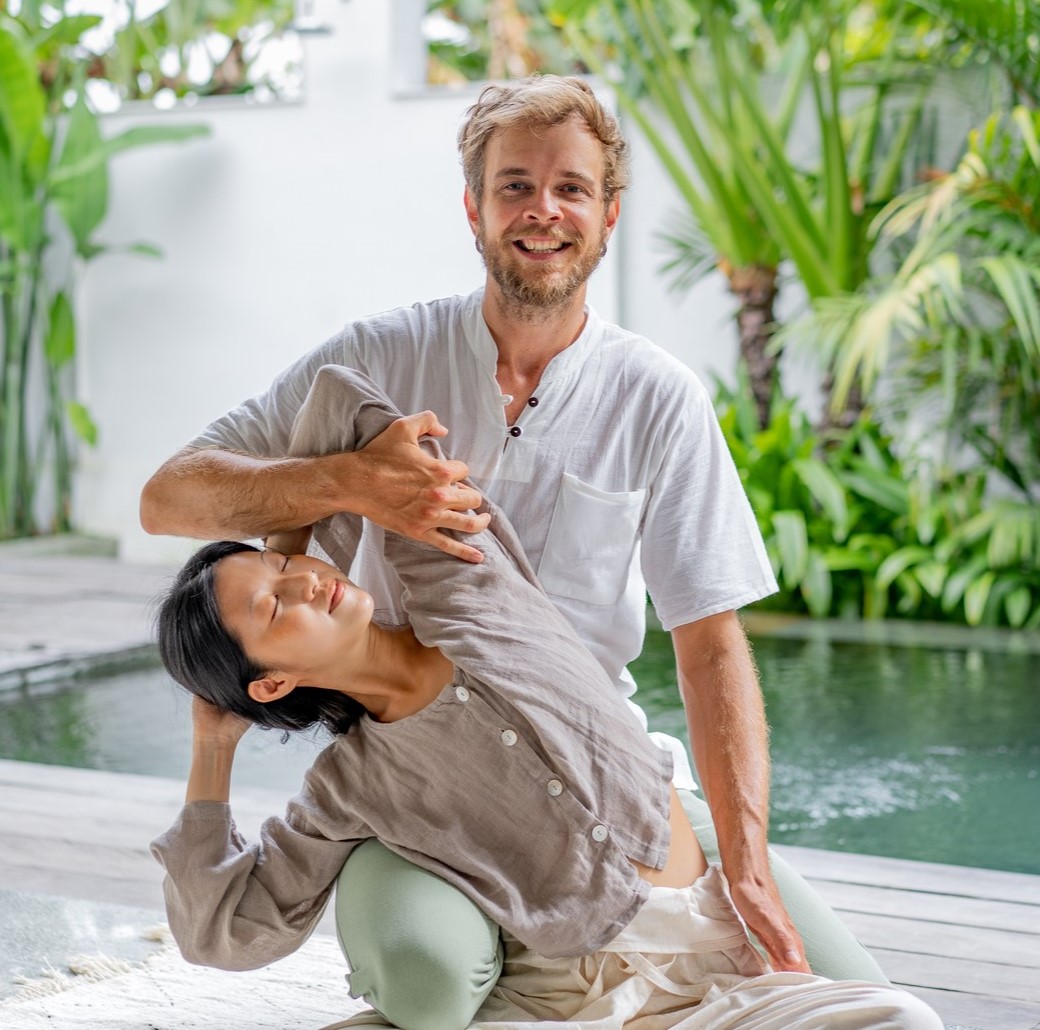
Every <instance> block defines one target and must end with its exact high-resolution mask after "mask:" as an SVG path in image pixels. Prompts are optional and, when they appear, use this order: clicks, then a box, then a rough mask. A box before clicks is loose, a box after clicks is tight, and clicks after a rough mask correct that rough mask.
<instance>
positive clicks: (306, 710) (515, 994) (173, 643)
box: [154, 370, 940, 1030]
mask: <svg viewBox="0 0 1040 1030" xmlns="http://www.w3.org/2000/svg"><path fill="white" fill-rule="evenodd" d="M334 372H335V374H334V375H333V376H332V377H324V378H322V377H319V383H318V384H316V387H315V389H316V390H318V391H322V393H321V395H320V397H321V398H323V399H322V402H321V403H320V404H316V405H314V406H313V407H312V408H311V411H312V412H313V413H314V415H315V418H314V420H313V421H314V422H315V423H317V424H321V425H326V426H327V425H328V424H329V418H328V416H329V415H330V414H331V413H332V409H333V408H335V407H336V406H337V405H338V409H337V410H336V414H337V415H338V417H340V418H342V419H343V421H344V422H345V423H347V424H349V425H351V426H357V425H358V424H359V421H364V419H365V418H366V417H367V416H366V415H365V414H364V412H365V411H368V412H369V413H370V414H371V413H372V412H379V413H380V417H382V416H383V415H387V414H389V416H390V417H393V416H394V413H392V412H391V411H389V409H388V407H387V406H386V405H385V403H384V401H383V400H381V399H379V398H375V400H373V394H372V392H371V390H370V386H369V384H367V382H365V381H363V379H361V378H357V377H351V376H350V375H347V376H346V377H345V378H344V370H334ZM344 403H345V404H346V408H347V410H346V411H344V410H342V409H343V406H344ZM330 405H332V407H331V408H330ZM366 405H367V407H366ZM376 421H377V422H378V421H379V419H376ZM369 428H370V429H377V428H378V427H377V426H371V427H369ZM306 432H307V429H306V426H303V427H301V433H302V435H304V436H305V435H306ZM350 442H351V441H347V443H350ZM353 442H354V443H355V444H356V440H355V441H353ZM340 522H341V518H340V517H337V518H336V519H334V520H331V522H330V524H329V525H326V526H324V527H321V528H320V532H319V540H320V541H321V542H322V544H323V546H324V547H325V548H326V550H328V551H330V553H332V552H334V551H335V550H336V549H337V548H346V550H347V551H349V550H350V547H351V546H352V544H351V541H353V543H355V544H356V536H357V533H358V531H359V528H358V527H357V526H356V525H349V524H348V525H346V526H343V525H340V524H339V523H340ZM348 522H349V520H348ZM344 540H346V541H347V542H346V543H344ZM476 543H477V545H478V546H480V547H481V548H482V550H483V551H484V554H485V560H484V562H483V563H482V564H480V565H476V566H474V565H468V564H466V563H462V562H458V561H455V560H454V559H451V558H449V557H448V556H446V555H444V554H443V553H442V552H439V551H436V550H435V549H433V548H430V547H426V546H424V545H421V544H418V543H415V542H413V541H407V540H403V539H400V538H394V537H388V538H387V541H386V554H387V557H388V559H389V561H390V563H391V565H392V567H393V568H394V569H395V571H396V573H397V575H398V577H399V578H400V580H401V583H402V586H403V589H404V600H405V606H406V608H407V610H408V613H409V617H410V619H411V627H404V628H397V629H388V628H385V627H381V626H378V625H376V624H374V623H373V621H372V605H371V599H370V597H369V596H368V595H367V594H366V593H365V592H364V591H362V590H359V589H358V588H357V587H355V586H353V585H352V584H350V583H349V581H348V580H347V579H346V578H345V577H344V576H343V575H342V574H341V573H340V572H339V571H338V570H337V569H336V568H335V567H334V566H330V565H327V564H325V563H322V562H318V561H317V560H316V559H314V558H309V557H307V556H304V555H297V556H291V557H285V556H282V555H276V554H274V553H272V552H260V551H256V550H254V549H252V548H248V547H246V546H244V545H236V544H219V545H211V546H210V547H208V548H204V549H203V550H202V551H201V552H200V553H199V554H198V555H196V557H195V558H193V559H192V560H191V561H190V562H189V563H188V565H187V566H186V568H185V570H183V572H182V574H181V576H180V577H179V579H178V582H177V584H176V585H175V587H174V589H173V591H172V592H171V595H170V597H169V598H168V599H167V601H166V603H165V604H164V606H163V610H162V613H161V616H160V644H161V649H162V652H163V656H164V660H165V661H166V663H167V667H168V668H169V669H170V671H171V673H172V674H173V675H174V676H175V678H177V679H178V680H179V681H180V682H182V683H183V684H184V685H185V686H187V687H188V688H189V689H191V690H192V691H193V692H195V693H196V694H197V695H198V697H199V698H201V699H204V700H197V701H196V702H195V704H194V726H195V748H194V752H193V761H192V770H191V775H190V778H189V786H188V797H187V803H186V805H185V808H184V810H183V812H182V813H181V816H180V818H179V819H178V822H177V824H175V826H174V827H173V829H172V830H171V831H169V832H168V833H167V834H166V835H164V837H163V838H160V840H159V841H157V842H156V843H155V845H154V850H155V853H156V855H157V857H158V858H159V860H160V861H161V862H162V863H163V864H164V865H165V867H166V869H167V880H166V891H167V906H168V910H169V913H170V922H171V927H172V928H173V931H174V935H175V937H176V938H177V940H178V942H179V944H180V945H181V948H182V951H183V952H184V953H185V955H186V957H188V958H189V959H190V960H193V961H198V962H203V963H207V964H213V965H218V966H222V967H225V968H233V969H241V968H253V967H255V966H258V965H263V964H265V963H267V962H270V961H273V960H274V959H276V958H278V957H280V956H281V955H284V954H286V953H288V952H289V951H291V950H293V949H294V948H295V947H297V946H298V945H299V944H300V943H301V942H302V941H303V940H304V939H305V938H306V936H307V935H308V934H309V933H310V931H311V930H312V929H313V927H314V924H315V923H316V921H317V919H318V918H319V916H320V914H321V911H322V909H323V907H324V904H325V903H326V901H327V899H328V897H329V894H330V892H331V887H332V884H333V882H334V881H335V879H336V877H337V875H338V874H339V871H340V869H341V867H342V866H343V864H344V861H345V859H346V857H347V856H348V855H349V854H350V853H351V852H352V851H354V850H357V852H358V858H355V859H352V860H351V863H349V864H348V869H349V868H351V867H353V866H355V863H356V861H357V860H358V859H359V858H360V857H361V855H362V854H363V853H364V852H365V851H366V849H368V850H372V849H375V848H384V847H385V848H389V850H390V851H391V852H393V853H394V854H396V855H398V856H401V857H402V858H403V859H407V860H408V861H410V862H411V863H413V864H414V865H415V866H417V867H422V868H424V869H427V870H430V871H433V872H435V873H437V874H438V875H439V876H440V877H442V878H443V880H444V881H445V882H446V883H447V884H450V885H453V886H454V887H455V888H457V889H458V890H457V891H454V892H451V893H454V894H458V893H459V892H461V894H462V895H464V896H466V897H468V898H469V899H471V900H472V901H474V902H476V904H477V906H478V907H479V910H480V911H481V912H482V913H483V917H484V919H485V920H486V930H487V941H488V945H487V951H488V954H487V977H486V983H484V984H483V985H481V990H480V991H479V992H477V1001H476V1003H475V1004H473V1005H472V1007H471V1008H469V1010H468V1011H467V1010H465V1009H464V1008H461V1007H459V1006H455V1007H454V1009H452V1007H451V1006H450V1005H449V1006H447V1007H441V1006H439V1005H436V1004H435V1005H432V1006H431V1007H430V1008H429V1009H428V1010H426V1011H418V1012H409V1013H400V1012H394V1011H385V1010H384V1011H383V1012H382V1015H383V1016H385V1017H387V1019H388V1020H390V1022H389V1023H385V1022H381V1021H379V1020H378V1019H377V1018H375V1017H362V1019H361V1021H359V1020H358V1019H355V1020H352V1021H348V1023H347V1024H344V1025H351V1026H361V1025H369V1026H385V1025H398V1026H402V1027H405V1028H409V1030H410V1028H411V1027H422V1028H424V1030H438V1028H439V1027H442V1026H444V1027H448V1026H454V1027H463V1026H466V1025H468V1023H469V1021H470V1019H471V1017H472V1016H473V1015H474V1011H473V1010H474V1009H475V1008H476V1007H477V1005H480V1009H479V1011H478V1012H476V1018H477V1021H478V1022H477V1025H478V1026H482V1027H483V1026H487V1027H491V1026H495V1027H499V1026H501V1027H505V1026H511V1025H515V1024H522V1023H529V1022H532V1021H545V1022H552V1021H567V1022H578V1023H585V1024H586V1025H589V1026H593V1025H597V1026H604V1027H620V1026H622V1025H631V1026H634V1027H635V1026H639V1027H647V1028H649V1027H684V1028H689V1030H692V1028H694V1027H719V1028H721V1027H729V1026H734V1027H735V1026H742V1025H748V1026H750V1025H754V1026H758V1027H768V1026H776V1027H781V1026H782V1027H793V1026H805V1027H809V1026H821V1027H822V1026H828V1027H831V1026H848V1027H853V1026H856V1027H867V1026H870V1027H888V1026H891V1027H896V1026H899V1027H910V1026H916V1027H938V1026H940V1024H939V1022H938V1020H937V1018H936V1017H935V1016H934V1014H933V1013H931V1011H930V1010H928V1009H927V1008H926V1007H925V1006H923V1005H922V1004H920V1003H919V1002H917V1001H916V1000H915V999H913V998H911V997H910V996H909V995H906V994H904V993H903V992H899V991H896V990H895V989H892V988H888V987H882V986H878V985H876V984H866V983H856V982H844V983H834V982H831V981H826V980H823V979H820V978H817V977H813V976H809V975H804V974H796V973H770V972H769V971H768V967H767V966H766V965H765V963H764V962H763V960H762V959H761V958H760V957H759V955H758V953H757V952H756V951H755V950H754V948H753V947H752V945H751V943H750V940H749V938H748V937H747V934H746V931H745V930H744V928H743V925H742V924H741V923H740V920H739V917H738V916H737V915H736V912H735V910H734V909H733V907H732V903H731V902H730V901H729V898H728V896H727V894H726V891H725V885H724V882H723V879H722V876H721V873H720V872H719V870H718V869H717V868H715V867H712V868H710V869H709V868H708V867H707V865H706V863H705V861H704V856H703V854H702V852H701V849H700V847H699V845H698V843H697V841H696V837H695V835H694V833H693V831H692V829H691V828H690V825H689V823H688V821H687V820H686V818H685V816H684V813H683V811H682V808H681V806H680V805H679V803H678V799H677V797H676V795H675V792H674V790H673V789H672V788H671V785H670V782H669V781H670V759H669V758H668V757H667V756H666V755H664V754H663V753H662V752H660V751H658V750H657V749H656V748H654V747H653V745H652V744H651V743H650V742H649V741H648V739H647V737H646V734H645V733H644V732H643V730H642V728H641V727H640V726H639V724H638V723H637V721H636V720H635V719H634V718H633V717H632V716H631V714H630V713H629V710H628V708H627V707H626V705H625V704H624V702H623V701H622V700H621V699H620V697H619V696H618V695H617V693H616V692H615V691H614V689H613V687H612V686H611V684H610V683H609V682H608V681H607V679H606V676H605V675H604V674H603V672H602V670H601V669H600V667H599V665H598V663H597V662H596V661H595V659H594V658H593V657H592V656H591V655H590V654H589V653H588V652H587V651H586V650H585V649H584V648H583V647H582V646H581V644H580V643H579V642H578V641H577V638H576V637H575V635H574V633H573V632H572V631H571V630H570V628H569V626H568V625H567V623H566V622H565V620H564V619H563V618H562V617H561V616H560V615H559V614H558V613H557V612H556V610H555V609H554V608H553V607H552V605H551V604H550V603H549V602H548V601H547V600H546V599H545V598H544V596H543V595H542V594H541V593H540V591H539V590H538V588H537V585H536V584H535V582H534V578H533V575H531V573H530V570H529V569H528V568H527V566H526V562H524V560H523V556H522V554H520V552H519V550H518V548H517V547H516V545H515V540H514V538H513V537H512V534H511V531H510V528H509V526H508V524H507V523H505V522H504V520H501V519H500V518H499V517H497V514H496V513H494V512H492V520H491V525H490V527H489V528H488V529H487V530H485V531H484V532H483V533H482V534H480V535H479V537H478V539H477V541H476ZM347 557H349V554H348V555H347ZM340 560H341V559H340ZM341 563H342V562H341ZM247 721H256V722H260V723H262V724H266V725H274V726H282V727H285V728H296V727H300V726H302V725H305V724H307V723H310V722H313V721H320V722H324V723H325V724H326V725H327V726H329V728H330V729H332V730H333V731H334V732H335V733H336V734H337V735H336V736H335V738H334V741H333V743H332V744H331V745H330V746H329V747H328V748H327V749H326V750H325V751H324V752H323V753H322V755H321V756H319V758H318V760H317V761H316V762H315V765H314V767H313V768H312V769H311V771H310V772H309V773H308V776H307V780H306V783H305V786H304V790H303V792H302V793H301V794H300V795H299V796H298V797H297V798H295V799H294V800H293V801H292V802H291V803H290V806H289V810H288V812H287V815H286V817H285V819H284V820H276V819H272V820H269V821H268V822H267V823H266V824H265V827H264V830H263V834H262V838H261V841H260V843H259V844H258V845H254V846H248V845H247V844H246V843H245V842H244V841H243V840H242V839H241V837H240V836H239V835H238V834H237V831H236V830H235V829H234V825H233V823H232V822H231V819H230V812H229V810H228V807H227V797H228V783H229V778H230V770H231V764H232V760H233V755H234V749H235V745H236V743H237V741H238V739H239V738H240V736H241V734H242V732H244V729H245V726H246V725H247ZM356 901H357V891H353V892H351V891H349V890H348V891H341V893H340V896H339V897H338V899H337V916H338V920H337V921H338V924H339V928H340V933H341V940H342V942H343V943H344V946H345V950H346V952H347V955H348V958H349V960H350V963H351V966H352V969H353V972H352V975H351V987H352V993H353V994H355V996H357V995H360V994H365V995H366V997H368V1000H369V1001H370V1002H372V1003H373V1004H374V1005H375V1007H376V1008H377V1009H378V1008H380V1005H379V1001H378V999H377V998H372V997H371V996H370V995H369V993H368V992H367V991H366V990H365V984H364V980H365V973H366V970H365V968H364V962H363V961H362V962H361V963H360V965H359V963H358V961H357V956H356V954H355V953H354V950H353V949H352V944H351V935H352V933H353V930H354V927H353V926H352V919H351V915H352V911H353V908H354V905H355V902H356ZM401 911H403V912H404V913H405V917H406V918H407V913H408V907H407V905H406V904H403V905H402V906H401ZM396 912H397V906H396V905H394V904H393V902H392V901H391V903H390V905H389V906H388V908H387V910H386V911H385V912H384V913H383V916H384V918H388V919H392V918H394V917H395V915H396ZM449 918H450V917H449ZM497 926H501V927H502V931H503V932H502V941H503V944H504V950H505V965H504V971H503V973H502V975H501V977H500V978H498V980H497V983H496V979H495V974H496V973H497V969H498V956H497V954H496V951H497V948H498V935H497V929H496V927H497ZM434 986H435V985H434ZM481 1002H482V1004H481ZM366 1020H367V1022H366Z"/></svg>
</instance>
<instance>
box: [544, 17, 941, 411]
mask: <svg viewBox="0 0 1040 1030" xmlns="http://www.w3.org/2000/svg"><path fill="white" fill-rule="evenodd" d="M887 6H891V7H892V10H891V11H889V12H886V13H888V14H889V16H888V17H885V18H878V19H876V20H875V22H874V23H872V24H871V26H870V27H869V32H867V33H866V38H864V39H860V40H859V42H858V44H857V46H856V48H855V51H854V52H853V51H852V50H851V49H850V48H849V47H848V45H847V41H848V39H849V34H850V19H851V18H852V16H853V15H854V14H857V13H860V12H861V10H862V8H863V7H864V5H862V4H860V3H858V2H855V0H827V2H825V3H812V4H809V3H801V2H797V3H788V4H786V5H778V4H773V3H769V2H762V3H757V4H756V3H751V2H744V3H737V2H715V0H668V2H666V3H660V2H659V0H558V2H557V3H556V5H555V8H554V11H555V16H556V17H557V18H558V19H559V21H560V22H561V24H562V25H563V29H564V33H565V35H566V37H567V38H568V39H569V40H570V41H571V43H572V44H573V45H574V47H575V48H576V50H577V51H578V53H580V54H581V56H582V59H583V60H584V61H585V63H586V64H587V65H588V66H589V67H590V68H591V69H593V70H594V71H596V72H597V73H598V74H599V75H601V76H602V77H603V78H604V79H605V80H606V81H608V82H609V83H610V84H611V85H612V86H613V87H614V88H615V91H616V93H617V97H618V100H619V102H620V104H621V105H622V107H623V109H624V110H625V112H626V113H627V114H629V115H630V116H631V117H632V119H633V120H634V121H635V122H636V123H637V124H638V126H639V127H640V129H641V130H642V132H643V134H644V135H645V136H646V138H647V140H648V141H649V143H650V144H651V146H652V148H653V149H654V151H655V152H656V154H657V156H658V158H659V159H660V161H661V163H662V165H663V166H664V168H665V169H666V171H667V172H668V174H669V175H670V177H671V178H672V180H673V182H674V183H675V185H676V188H677V189H678V191H679V194H680V196H681V197H682V199H683V201H684V202H685V204H686V206H687V210H688V214H689V215H690V217H691V218H692V226H695V229H693V231H691V228H692V227H691V228H687V230H686V231H684V232H683V233H682V234H681V236H680V239H679V240H678V243H679V249H680V255H679V259H678V261H677V262H675V263H674V265H675V266H677V267H679V268H680V269H682V270H684V271H685V272H686V275H685V276H684V277H683V279H682V283H683V285H689V284H690V283H691V281H692V280H693V279H695V278H696V277H698V276H700V275H702V274H704V273H705V272H706V271H708V270H709V269H710V268H712V267H714V266H715V265H717V266H718V267H719V268H720V269H721V270H722V271H723V272H724V273H725V274H726V276H727V279H728V281H729V284H730V288H731V290H732V291H733V293H734V294H735V295H736V296H737V299H738V311H737V323H738V329H739V335H740V349H741V357H742V360H743V361H744V363H745V365H746V366H747V368H748V370H749V373H750V382H751V388H752V389H753V391H754V395H755V399H756V403H757V407H758V413H759V425H760V426H764V425H765V424H766V423H767V422H768V418H769V405H770V398H771V395H772V392H773V388H774V378H775V366H776V348H775V347H772V346H771V337H772V334H773V330H774V327H775V317H774V312H773V303H774V300H775V297H776V293H777V282H778V270H779V266H780V262H781V260H783V259H789V260H790V261H791V263H792V265H793V267H794V269H795V271H796V273H797V275H798V277H799V279H800V280H801V282H802V284H803V285H804V287H805V289H806V291H807V292H808V294H809V297H810V299H815V298H818V297H826V296H830V295H833V294H835V293H841V292H843V291H847V290H851V289H854V288H855V286H856V285H858V284H859V283H860V282H861V281H862V280H863V279H864V278H865V277H866V275H867V272H868V258H869V254H870V248H871V245H872V241H871V240H870V238H869V237H868V235H867V232H866V226H867V225H868V224H869V221H870V219H871V217H872V216H873V213H874V212H876V211H877V210H878V209H879V208H880V206H881V205H882V204H883V203H885V202H886V201H887V200H889V199H890V198H891V197H892V196H893V195H894V194H895V192H896V190H897V189H898V188H900V186H901V184H902V182H903V179H904V178H905V167H906V165H907V164H908V163H911V164H914V165H916V164H918V163H919V162H917V161H915V160H914V159H913V157H914V154H915V148H917V147H918V146H919V144H920V142H921V140H922V138H923V136H922V134H921V133H920V132H919V131H918V130H919V128H920V126H921V124H922V114H923V111H924V101H925V97H926V93H927V88H928V80H929V75H928V72H927V69H926V68H925V67H924V66H923V65H921V64H919V63H913V62H911V63H906V62H904V61H903V60H902V59H901V49H900V46H899V36H900V32H901V26H902V24H903V19H904V18H905V17H907V15H906V13H905V12H906V10H907V4H899V3H896V4H894V5H887ZM860 34H861V35H863V30H862V28H861V29H860ZM777 83H779V84H780V85H779V88H776V86H777ZM806 97H807V98H808V102H809V108H810V111H811V117H812V122H813V127H814V131H815V136H816V142H817V144H818V148H819V149H818V156H819V164H818V165H817V164H815V162H814V160H813V158H812V157H809V158H808V159H805V158H803V157H801V156H800V155H799V154H798V153H797V151H799V149H804V146H801V147H800V146H799V144H798V143H797V142H796V141H795V139H794V138H793V135H792V127H793V125H794V123H795V117H796V114H798V113H799V110H800V107H801V105H802V103H803V100H804V99H805V98H806ZM896 100H898V102H899V105H898V106H900V108H901V109H900V110H899V111H898V112H897V109H896V108H897V105H896V104H894V103H893V101H896ZM850 109H851V110H850ZM803 161H804V165H803Z"/></svg>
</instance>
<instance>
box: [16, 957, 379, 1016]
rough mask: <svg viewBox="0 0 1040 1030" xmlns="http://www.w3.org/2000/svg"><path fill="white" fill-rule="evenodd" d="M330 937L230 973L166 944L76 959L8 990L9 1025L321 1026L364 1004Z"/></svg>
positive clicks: (356, 1009)
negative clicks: (145, 953) (129, 954)
mask: <svg viewBox="0 0 1040 1030" xmlns="http://www.w3.org/2000/svg"><path fill="white" fill-rule="evenodd" d="M345 971H346V967H345V965H344V962H343V956H342V954H341V952H340V950H339V946H338V945H337V944H336V941H335V939H334V938H332V937H324V936H315V937H312V938H311V939H310V940H309V941H308V942H307V943H306V944H305V945H304V946H303V947H302V948H301V949H300V950H299V951H297V952H296V953H295V954H293V955H290V956H289V957H288V958H285V959H282V960H281V961H280V962H276V963H275V964H274V965H271V966H268V967H267V968H265V969H259V970H256V971H254V972H246V973H226V972H223V971H221V970H216V969H204V968H201V967H199V966H191V965H188V963H186V962H185V961H184V960H183V959H182V958H181V957H180V954H179V952H178V951H177V949H176V948H175V947H173V946H171V945H168V944H167V945H164V946H163V948H162V949H161V950H160V951H158V952H156V953H155V954H154V955H152V956H150V957H149V958H147V959H146V960H145V961H144V962H138V963H131V962H125V961H123V960H121V959H112V958H106V957H105V956H99V955H94V956H82V957H77V958H75V959H70V960H69V962H68V965H67V966H66V967H65V968H64V969H53V970H47V971H45V972H44V973H43V974H41V976H40V977H39V978H37V979H33V980H25V981H22V985H21V989H20V991H19V992H18V993H17V994H15V995H14V996H12V997H9V998H4V999H2V1000H0V1027H2V1028H3V1030H319V1028H320V1027H325V1026H327V1025H329V1024H330V1023H333V1022H337V1021H339V1020H342V1019H345V1018H346V1017H347V1016H350V1015H351V1014H353V1013H355V1012H357V1011H359V1010H360V1009H362V1008H363V1007H364V1006H363V1004H362V1003H361V1002H358V1001H354V1000H353V999H352V998H351V997H350V996H349V995H348V994H347V985H346V981H345V980H344V973H345Z"/></svg>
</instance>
